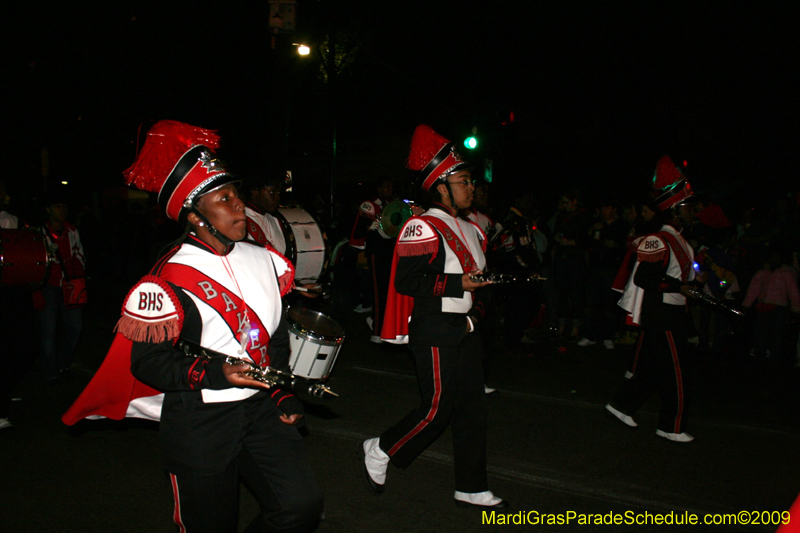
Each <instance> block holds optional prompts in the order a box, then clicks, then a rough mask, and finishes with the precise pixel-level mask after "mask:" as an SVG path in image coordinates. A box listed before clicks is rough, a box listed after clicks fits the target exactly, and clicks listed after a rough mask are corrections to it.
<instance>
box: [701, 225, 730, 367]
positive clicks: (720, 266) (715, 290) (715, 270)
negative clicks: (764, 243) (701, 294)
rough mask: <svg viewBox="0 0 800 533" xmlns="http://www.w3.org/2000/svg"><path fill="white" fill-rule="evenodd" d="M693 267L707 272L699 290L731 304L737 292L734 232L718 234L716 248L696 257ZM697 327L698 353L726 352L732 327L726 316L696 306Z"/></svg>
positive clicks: (725, 230)
mask: <svg viewBox="0 0 800 533" xmlns="http://www.w3.org/2000/svg"><path fill="white" fill-rule="evenodd" d="M696 260H697V263H698V264H700V265H701V266H702V269H703V270H704V271H706V272H708V280H707V281H706V283H705V284H704V286H703V290H704V291H705V292H706V293H708V294H711V295H712V296H714V297H715V298H718V299H720V300H733V299H734V298H735V294H736V293H738V292H739V282H738V280H737V277H736V274H737V272H738V270H739V269H738V263H739V249H738V248H737V247H736V229H735V228H734V227H733V226H729V227H727V228H725V229H723V230H721V232H720V239H719V244H717V245H716V246H714V247H713V248H711V249H710V250H708V251H706V252H704V253H702V254H699V256H698V257H697V259H696ZM699 310H700V325H699V327H698V332H697V333H698V336H699V345H698V347H699V349H700V350H701V351H705V350H711V351H713V352H715V353H722V352H723V351H725V350H726V349H727V348H729V343H730V341H731V335H732V334H733V330H732V325H731V322H730V319H729V318H728V315H727V314H726V313H724V312H722V311H720V310H718V309H715V308H711V307H709V306H705V305H703V306H700V307H699Z"/></svg>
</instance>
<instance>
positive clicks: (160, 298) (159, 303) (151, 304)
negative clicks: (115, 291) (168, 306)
mask: <svg viewBox="0 0 800 533" xmlns="http://www.w3.org/2000/svg"><path fill="white" fill-rule="evenodd" d="M162 307H164V294H162V293H160V292H158V293H156V292H140V293H139V311H145V310H146V311H161V308H162Z"/></svg>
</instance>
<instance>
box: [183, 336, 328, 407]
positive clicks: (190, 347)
mask: <svg viewBox="0 0 800 533" xmlns="http://www.w3.org/2000/svg"><path fill="white" fill-rule="evenodd" d="M177 347H178V349H179V350H180V351H182V352H183V353H184V355H187V356H189V357H195V358H197V359H207V360H209V361H210V360H212V359H219V358H224V359H225V362H226V363H228V364H229V365H247V367H248V368H247V370H245V371H244V372H243V374H244V375H245V376H247V377H249V378H250V379H254V380H256V381H260V382H261V383H266V384H267V385H269V386H270V387H275V386H278V387H284V388H287V389H291V390H293V391H295V392H299V393H303V394H308V395H309V396H313V397H314V398H326V397H328V396H336V397H338V396H339V395H338V394H336V393H335V392H333V391H332V390H331V389H329V388H328V387H327V386H325V384H323V383H320V382H319V381H315V380H310V379H306V378H303V377H300V376H295V375H294V374H292V373H291V372H283V371H281V370H278V369H275V368H272V367H269V366H267V367H263V368H262V367H260V366H257V365H255V364H254V363H253V362H252V361H248V360H247V359H240V358H238V357H233V356H230V355H225V354H224V353H220V352H215V351H214V350H209V349H208V348H203V347H202V346H199V345H197V344H194V343H192V342H189V341H186V340H183V339H181V340H180V341H178V344H177Z"/></svg>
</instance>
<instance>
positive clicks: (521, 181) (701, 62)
mask: <svg viewBox="0 0 800 533" xmlns="http://www.w3.org/2000/svg"><path fill="white" fill-rule="evenodd" d="M69 4H71V3H69V2H59V3H41V2H39V3H37V2H30V3H26V4H25V6H26V7H25V13H24V14H21V15H20V16H19V17H18V18H16V19H15V20H14V24H13V26H14V29H13V30H12V31H11V32H10V34H9V35H10V37H11V39H10V41H9V42H10V46H9V47H6V60H7V61H8V65H9V68H8V69H7V72H9V73H10V74H11V75H10V86H11V91H10V92H11V98H9V97H7V98H6V99H5V102H4V104H5V105H4V107H5V108H6V112H7V115H8V117H9V119H8V121H7V125H8V126H10V127H8V128H6V130H7V131H6V135H7V136H8V140H7V142H5V143H4V144H5V146H6V147H7V149H8V150H13V154H14V156H13V157H12V158H10V159H11V160H12V161H13V164H12V172H13V175H15V176H20V177H24V178H25V180H26V181H33V182H36V183H38V181H37V176H40V174H41V170H40V153H41V148H42V147H47V148H48V150H49V153H50V168H51V174H52V175H53V176H57V177H69V178H70V179H72V180H73V182H74V183H77V186H80V187H84V188H90V187H91V188H101V187H105V186H108V185H109V184H114V183H118V180H119V179H120V178H119V176H120V174H119V173H120V172H121V171H122V170H123V169H124V168H125V167H126V166H127V165H129V164H130V163H131V162H132V160H133V157H134V153H135V144H136V140H135V139H136V132H137V129H138V128H139V125H140V124H142V123H143V122H144V123H147V122H146V121H149V120H154V119H162V118H171V119H176V120H183V121H186V122H191V123H194V124H197V125H201V126H204V127H211V128H216V129H219V130H220V131H221V133H222V134H223V135H224V137H225V138H226V139H227V140H228V145H229V149H230V153H231V155H232V156H233V157H235V159H236V160H238V162H239V164H240V166H241V167H242V168H245V169H247V170H248V171H249V170H251V169H257V168H258V167H259V166H260V165H261V164H262V163H261V162H262V161H264V160H270V161H271V162H274V161H275V160H276V159H277V160H280V159H282V158H283V160H286V159H287V158H288V164H289V165H290V166H292V167H293V168H295V171H296V173H299V174H303V172H305V173H306V174H308V176H307V177H306V179H307V182H309V183H311V182H314V181H315V180H316V181H318V182H319V183H320V187H326V186H327V181H326V180H327V175H325V170H324V169H326V168H328V167H329V166H330V163H329V161H328V160H327V150H328V148H327V147H328V142H329V136H330V131H331V123H332V122H331V121H332V113H331V109H332V107H331V102H334V106H333V109H335V117H336V124H337V135H338V138H339V140H340V144H341V146H342V147H345V148H346V146H347V143H348V141H349V140H352V139H364V138H371V139H378V140H379V141H380V139H383V138H386V139H387V141H386V145H387V146H389V144H390V141H389V140H388V139H401V138H403V137H407V138H410V134H411V132H412V131H413V128H414V126H416V125H417V124H418V123H420V122H428V123H430V124H431V125H433V126H434V127H435V128H436V129H437V130H439V131H441V133H443V134H444V135H446V136H448V137H451V138H452V139H454V140H455V139H457V138H459V137H461V136H463V135H464V134H465V133H466V132H467V131H468V130H469V129H470V128H471V127H472V126H478V128H479V130H478V131H479V134H480V135H481V137H482V139H483V140H484V141H485V143H484V146H485V149H486V152H485V155H488V156H489V157H491V158H492V160H493V161H494V162H495V171H496V181H502V183H504V184H506V186H507V188H516V187H519V186H528V187H532V188H534V189H535V190H542V191H548V192H552V191H551V189H552V188H553V187H555V186H558V187H560V186H562V185H566V184H572V185H577V186H579V187H581V188H583V189H585V190H590V191H591V190H605V191H612V192H617V191H623V190H625V189H626V187H629V186H634V187H641V188H644V187H646V186H648V184H649V177H650V176H652V171H653V168H654V167H655V162H656V160H657V159H658V158H659V157H660V156H661V155H664V154H670V155H673V156H674V157H675V158H677V159H680V160H682V159H687V160H688V161H689V167H688V169H687V171H688V174H689V176H690V178H691V179H692V181H693V182H695V184H696V188H701V189H703V188H705V189H707V190H710V191H712V192H714V193H715V194H716V195H717V196H719V197H721V198H722V199H723V200H724V199H725V197H726V196H731V195H740V194H742V192H743V191H745V190H747V188H748V187H749V185H748V184H750V183H752V182H754V181H755V182H757V183H759V187H763V186H764V184H770V183H771V184H773V186H774V184H775V183H778V182H780V181H783V180H792V182H793V183H794V188H796V182H797V178H796V177H795V173H794V168H793V167H794V165H793V161H792V159H793V158H792V155H793V153H792V150H793V149H794V148H795V147H796V146H797V144H798V143H797V141H798V136H797V134H796V133H795V132H796V129H797V124H798V118H800V117H798V114H799V113H798V94H800V93H799V92H798V83H797V70H798V69H797V67H798V52H800V50H798V38H797V37H796V32H795V31H794V30H793V28H792V27H791V26H790V23H791V20H793V17H791V16H790V13H791V11H792V10H791V8H790V7H789V6H790V3H788V2H763V3H758V4H756V3H753V2H691V3H669V2H658V3H656V2H642V1H638V2H613V1H604V2H597V1H586V2H547V3H545V2H531V1H529V2H468V1H458V2H457V1H442V2H383V1H379V0H373V1H371V2H358V1H353V2H344V1H341V2H331V1H311V0H305V1H302V2H300V4H299V6H298V19H297V20H298V33H297V34H296V35H294V36H280V37H279V41H278V50H276V51H275V52H272V51H270V49H269V45H270V39H269V35H268V33H267V31H266V24H267V9H268V8H267V4H266V3H260V4H255V3H234V2H228V3H223V2H126V1H119V2H109V3H107V4H106V5H105V6H103V7H102V8H100V9H90V8H89V4H88V3H87V4H85V7H74V6H71V5H69ZM234 4H241V5H234ZM334 30H336V31H337V33H336V35H337V39H339V42H340V43H342V42H346V39H352V40H353V42H357V43H359V44H360V46H359V48H358V49H357V50H356V53H355V55H354V56H353V57H354V60H353V62H352V63H351V64H350V65H349V66H348V68H347V69H346V70H345V71H343V73H342V74H341V76H339V77H338V78H337V80H336V82H335V84H334V90H333V91H332V90H331V84H327V85H325V84H323V83H322V82H321V81H320V79H319V77H318V75H317V74H318V65H319V57H311V58H307V59H306V60H304V62H299V61H298V60H297V58H295V57H292V56H291V55H290V54H289V51H288V50H286V49H285V45H286V44H287V43H290V42H291V41H294V40H297V41H300V40H303V41H307V42H309V43H310V44H311V45H312V46H314V47H315V49H318V45H319V43H320V42H321V41H322V40H323V39H324V35H326V34H330V33H331V32H332V31H334ZM282 46H283V47H282ZM288 94H291V98H288V97H287V95H288ZM332 94H333V96H331V95H332ZM287 109H291V112H290V113H288V117H290V119H291V120H288V119H287V111H286V110H287ZM511 112H513V113H514V118H515V121H514V123H513V125H511V126H501V122H502V121H504V120H506V119H507V118H508V116H509V113H511ZM286 124H290V125H291V126H290V127H289V128H288V130H287V129H286V128H285V125H286ZM286 131H288V132H289V134H290V147H291V148H290V150H289V152H288V155H287V152H284V151H282V149H279V148H276V146H278V145H280V143H281V142H282V140H283V137H282V136H283V134H284V133H286ZM392 142H394V144H393V145H392V146H395V145H396V144H397V141H396V140H395V141H392ZM378 145H380V143H379V144H378ZM392 150H395V151H396V150H397V148H391V149H389V148H387V151H392ZM340 156H341V157H347V151H346V149H345V150H344V153H341V152H340ZM393 157H394V156H393ZM389 161H396V164H397V166H398V167H402V165H403V161H402V155H398V156H396V157H394V159H391V158H390V159H389ZM232 162H233V161H232ZM352 178H353V176H346V177H342V178H341V179H343V180H347V179H352ZM355 178H356V179H369V178H370V176H356V177H355ZM6 179H7V180H8V178H6ZM9 181H13V180H9ZM509 184H513V185H509ZM501 188H502V186H501Z"/></svg>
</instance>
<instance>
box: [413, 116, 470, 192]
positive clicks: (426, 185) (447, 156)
mask: <svg viewBox="0 0 800 533" xmlns="http://www.w3.org/2000/svg"><path fill="white" fill-rule="evenodd" d="M470 167H471V165H470V164H469V163H466V162H464V161H462V160H461V159H460V158H459V156H458V154H457V153H456V151H455V150H454V148H453V143H451V142H450V141H448V140H447V139H445V138H444V137H442V136H441V135H439V134H438V133H436V132H435V131H433V128H431V127H430V126H427V125H425V124H421V125H419V126H417V129H416V130H414V136H413V137H412V138H411V152H410V153H409V155H408V168H410V169H411V170H418V171H419V173H420V185H421V186H422V188H423V189H424V190H426V191H427V190H430V188H431V186H433V184H434V183H436V181H437V180H440V179H445V178H447V176H449V175H450V174H454V173H456V172H458V171H460V170H465V169H467V168H470Z"/></svg>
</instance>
